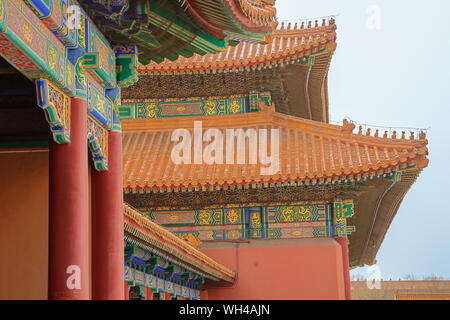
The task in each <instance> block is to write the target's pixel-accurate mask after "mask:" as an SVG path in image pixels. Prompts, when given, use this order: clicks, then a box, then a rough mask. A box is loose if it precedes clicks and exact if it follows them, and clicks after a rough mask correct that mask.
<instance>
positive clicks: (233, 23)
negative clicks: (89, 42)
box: [79, 0, 278, 64]
mask: <svg viewBox="0 0 450 320" xmlns="http://www.w3.org/2000/svg"><path fill="white" fill-rule="evenodd" d="M79 2H80V4H81V5H82V6H83V7H84V9H85V10H86V12H87V13H88V14H89V15H90V16H91V18H92V19H93V20H94V22H95V23H96V25H97V26H98V27H99V28H100V30H101V31H102V33H103V34H104V35H105V36H106V37H107V38H108V40H109V41H110V42H111V43H113V44H121V45H137V46H138V51H139V61H140V62H141V63H144V64H147V63H149V62H150V61H154V62H161V61H163V59H164V58H167V59H170V60H172V61H173V60H176V59H177V58H178V57H179V56H180V55H181V56H184V57H190V56H192V55H193V54H200V55H204V54H206V53H217V52H220V51H223V50H225V49H226V47H227V46H228V45H230V44H236V43H237V42H239V41H250V42H265V41H267V38H268V37H269V36H270V34H271V33H272V31H273V29H274V28H275V27H276V25H277V23H278V22H277V20H276V10H275V8H274V7H273V6H274V3H275V1H274V0H252V1H249V0H239V1H236V0H216V1H208V0H178V1H175V0H174V1H165V0H123V1H113V2H111V1H104V0H97V1H92V0H79Z"/></svg>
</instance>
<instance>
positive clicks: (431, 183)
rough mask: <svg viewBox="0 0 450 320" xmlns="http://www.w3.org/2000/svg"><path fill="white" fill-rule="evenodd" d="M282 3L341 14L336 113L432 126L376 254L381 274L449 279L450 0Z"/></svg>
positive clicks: (293, 14) (305, 13)
mask: <svg viewBox="0 0 450 320" xmlns="http://www.w3.org/2000/svg"><path fill="white" fill-rule="evenodd" d="M371 5H376V6H378V7H379V8H380V13H381V29H380V30H373V29H372V30H371V29H369V28H368V27H367V24H366V22H367V19H368V14H367V13H366V10H367V8H368V7H369V6H371ZM276 7H277V10H278V17H279V18H280V20H284V19H286V20H287V19H300V18H310V17H321V16H327V15H337V26H338V29H337V33H338V40H337V42H338V47H337V50H336V53H335V55H334V57H333V61H332V64H331V68H330V73H329V96H330V99H329V100H330V118H331V119H332V120H336V121H341V120H342V119H343V118H344V117H349V118H350V119H352V120H354V121H356V122H358V123H368V124H373V125H381V126H392V127H418V128H428V127H431V130H430V131H429V132H428V136H427V138H428V140H429V151H430V156H429V159H430V165H429V167H428V168H426V169H425V170H424V171H423V172H422V174H421V175H420V177H419V178H418V180H417V182H416V183H415V184H414V185H413V187H412V188H411V190H410V191H409V192H408V194H407V195H406V197H405V199H404V201H403V203H402V205H401V207H400V209H399V211H398V213H397V216H396V217H395V219H394V222H393V224H392V225H391V227H390V229H389V231H388V233H387V236H386V238H385V240H384V242H383V244H382V246H381V249H380V251H379V252H378V255H377V260H378V266H379V267H380V269H381V276H382V278H383V279H390V278H392V279H398V278H400V277H403V276H405V275H406V274H415V275H416V276H417V277H419V278H421V277H422V276H425V275H431V274H435V275H438V276H443V277H445V278H447V279H450V231H449V226H450V208H449V204H448V200H447V197H449V198H450V194H449V192H448V191H449V183H450V173H449V172H450V169H449V165H450V144H449V141H450V137H449V134H450V130H449V129H448V127H449V123H450V109H449V108H448V105H449V103H448V101H449V98H450V38H449V37H450V21H449V18H448V14H449V12H450V1H448V0H428V1H418V0H410V1H408V0H380V1H377V0H373V1H367V0H357V1H350V0H315V1H302V0H277V2H276ZM361 214H363V213H361ZM355 272H356V273H361V274H365V271H364V269H356V270H354V271H353V273H355Z"/></svg>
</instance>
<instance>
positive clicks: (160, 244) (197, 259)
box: [124, 204, 235, 282]
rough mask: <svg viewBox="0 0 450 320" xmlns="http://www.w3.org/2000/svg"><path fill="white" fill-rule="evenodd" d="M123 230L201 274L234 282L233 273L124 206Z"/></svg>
mask: <svg viewBox="0 0 450 320" xmlns="http://www.w3.org/2000/svg"><path fill="white" fill-rule="evenodd" d="M124 228H125V233H126V234H127V233H128V234H130V235H133V236H134V237H136V238H138V239H140V240H141V241H143V242H145V243H146V244H147V245H149V246H152V247H155V248H157V249H159V250H161V251H163V252H164V254H167V255H168V256H170V257H173V258H174V259H176V260H178V261H181V262H182V263H183V264H185V265H187V266H189V267H192V268H193V269H196V270H198V271H200V272H201V273H206V274H208V275H209V276H211V277H212V278H216V279H219V280H222V281H225V282H233V281H234V278H235V272H234V271H232V270H230V269H228V268H226V267H225V266H223V265H221V264H219V263H217V262H216V261H214V260H213V259H211V258H209V257H208V256H207V255H205V254H204V253H202V252H200V251H199V250H197V249H195V248H194V247H192V246H191V245H190V244H188V243H187V242H186V241H184V240H182V239H180V238H178V237H177V236H175V235H174V234H173V233H171V232H170V231H168V230H166V229H165V228H163V227H161V226H159V225H158V224H156V223H154V222H152V221H151V220H150V219H148V218H147V217H145V216H143V215H142V214H140V213H139V212H138V211H136V210H135V209H133V208H131V207H130V206H128V205H126V204H125V205H124Z"/></svg>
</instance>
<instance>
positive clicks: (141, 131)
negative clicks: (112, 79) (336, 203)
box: [123, 107, 428, 193]
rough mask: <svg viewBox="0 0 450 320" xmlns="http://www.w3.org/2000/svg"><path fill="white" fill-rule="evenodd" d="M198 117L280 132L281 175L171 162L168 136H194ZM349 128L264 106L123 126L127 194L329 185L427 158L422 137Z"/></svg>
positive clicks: (210, 123) (207, 124)
mask: <svg viewBox="0 0 450 320" xmlns="http://www.w3.org/2000/svg"><path fill="white" fill-rule="evenodd" d="M196 120H201V121H202V125H203V129H207V128H222V130H225V129H229V128H230V129H231V128H244V129H247V128H260V127H265V128H279V129H280V144H281V147H280V148H281V150H289V153H287V152H282V153H281V156H280V171H279V172H277V173H276V174H273V175H263V174H261V168H262V166H261V165H259V164H258V165H248V164H247V165H237V164H235V165H231V164H220V165H219V164H214V165H205V164H202V165H201V164H197V165H196V164H192V165H187V164H174V163H173V162H172V161H171V158H170V157H171V155H170V153H171V147H170V144H171V143H172V142H171V138H170V136H171V132H172V131H173V130H175V129H179V128H186V129H187V130H189V131H191V130H192V127H193V123H194V121H196ZM350 129H351V130H350ZM352 130H353V129H352V128H351V127H349V125H348V124H346V125H344V126H342V127H341V126H334V125H330V124H326V123H322V122H317V121H311V120H304V119H299V118H296V117H292V116H287V115H284V114H280V113H276V112H274V109H273V108H267V107H266V110H265V111H262V112H257V113H250V114H241V115H227V116H214V117H190V118H189V119H186V118H183V119H180V118H177V119H145V120H132V121H124V122H123V137H124V151H123V157H124V160H123V161H124V191H125V192H127V193H129V192H154V191H157V192H172V191H179V190H180V189H181V190H182V191H195V190H199V189H200V190H220V189H223V188H225V189H228V188H229V187H233V188H234V187H238V188H243V187H246V186H247V187H252V188H254V187H261V188H262V187H267V186H268V185H270V184H277V183H289V184H297V185H316V184H334V183H338V182H339V181H341V182H343V181H351V180H361V179H367V178H368V177H374V176H379V175H383V174H384V173H390V172H392V171H396V170H397V169H398V168H399V167H408V166H410V165H412V164H414V162H421V161H423V159H426V155H427V153H428V151H427V148H426V145H427V142H426V141H425V140H406V139H388V138H379V137H372V136H366V135H362V134H353V133H352ZM269 134H270V133H269ZM153 142H155V143H153ZM247 146H248V145H247ZM247 153H248V152H247ZM150 154H158V155H159V156H158V158H154V157H151V156H150Z"/></svg>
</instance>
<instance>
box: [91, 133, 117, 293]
mask: <svg viewBox="0 0 450 320" xmlns="http://www.w3.org/2000/svg"><path fill="white" fill-rule="evenodd" d="M123 237H124V234H123V182H122V134H121V132H110V133H109V135H108V170H107V171H102V172H99V171H97V170H95V169H93V170H92V298H93V299H96V300H123V299H124V292H123V281H124V242H123V241H124V239H123Z"/></svg>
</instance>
